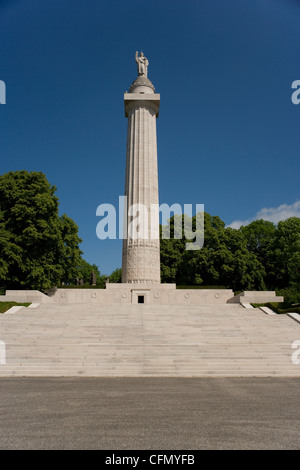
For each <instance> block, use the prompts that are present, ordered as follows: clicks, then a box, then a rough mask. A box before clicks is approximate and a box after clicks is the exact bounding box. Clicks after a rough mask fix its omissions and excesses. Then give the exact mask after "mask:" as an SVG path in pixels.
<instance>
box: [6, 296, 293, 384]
mask: <svg viewBox="0 0 300 470" xmlns="http://www.w3.org/2000/svg"><path fill="white" fill-rule="evenodd" d="M297 339H300V324H298V323H296V322H295V321H293V320H292V319H290V318H289V317H287V316H286V315H272V316H268V315H265V314H264V313H263V312H262V311H261V310H259V309H244V308H243V307H241V306H240V305H234V304H231V305H230V304H226V305H223V306H218V307H216V306H210V305H202V306H199V307H197V306H194V305H193V306H165V305H164V306H158V305H126V306H115V305H105V306H104V305H95V306H93V305H87V306H84V305H57V304H56V305H40V306H39V307H37V308H35V309H26V308H23V309H21V310H19V311H18V312H16V313H14V314H11V315H10V314H4V315H1V316H0V341H4V342H5V347H6V364H0V376H81V375H84V376H183V377H190V376H211V375H212V376H214V375H223V376H247V375H251V376H253V375H255V376H268V375H271V376H272V375H278V376H300V365H294V364H293V363H292V360H291V358H292V353H293V352H294V349H293V348H292V343H293V341H295V340H297ZM299 357H300V355H299Z"/></svg>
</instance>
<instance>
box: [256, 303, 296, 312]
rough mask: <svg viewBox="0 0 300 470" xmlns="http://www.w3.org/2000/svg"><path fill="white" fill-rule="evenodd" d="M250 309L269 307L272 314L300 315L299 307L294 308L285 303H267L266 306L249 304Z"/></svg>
mask: <svg viewBox="0 0 300 470" xmlns="http://www.w3.org/2000/svg"><path fill="white" fill-rule="evenodd" d="M251 305H252V307H255V308H257V307H269V308H270V309H271V310H273V312H276V313H279V314H281V313H300V307H298V306H297V307H295V306H293V305H291V304H288V303H287V302H267V303H266V304H254V303H251Z"/></svg>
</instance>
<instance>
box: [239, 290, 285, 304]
mask: <svg viewBox="0 0 300 470" xmlns="http://www.w3.org/2000/svg"><path fill="white" fill-rule="evenodd" d="M283 300H284V299H283V297H282V296H279V295H276V292H275V291H244V292H241V293H240V294H238V295H235V296H234V297H233V298H232V299H231V300H230V303H245V302H246V303H254V304H264V303H267V302H283Z"/></svg>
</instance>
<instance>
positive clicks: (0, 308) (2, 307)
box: [0, 302, 31, 313]
mask: <svg viewBox="0 0 300 470" xmlns="http://www.w3.org/2000/svg"><path fill="white" fill-rule="evenodd" d="M30 303H31V302H29V303H18V302H0V313H4V312H6V311H7V310H9V309H10V308H11V307H15V306H18V305H19V306H22V307H28V305H30Z"/></svg>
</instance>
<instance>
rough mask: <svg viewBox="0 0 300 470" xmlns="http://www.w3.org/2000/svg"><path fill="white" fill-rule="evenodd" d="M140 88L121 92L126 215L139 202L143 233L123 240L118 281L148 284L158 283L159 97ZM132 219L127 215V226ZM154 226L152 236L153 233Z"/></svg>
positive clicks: (150, 90)
mask: <svg viewBox="0 0 300 470" xmlns="http://www.w3.org/2000/svg"><path fill="white" fill-rule="evenodd" d="M144 88H145V87H138V88H137V89H136V90H135V93H125V95H124V104H125V115H126V116H127V117H128V128H127V151H126V174H125V196H126V197H127V208H126V212H127V214H128V210H129V208H130V207H134V206H135V205H143V207H144V208H145V211H146V214H147V215H146V214H144V219H143V220H144V225H143V226H144V228H145V233H144V234H143V235H142V236H141V238H138V239H133V238H131V237H130V236H129V237H128V238H127V239H126V238H125V239H124V240H123V254H122V282H123V283H132V284H142V285H151V284H159V283H160V248H159V246H160V244H159V231H158V227H159V215H158V213H157V216H156V217H155V216H154V218H153V217H151V216H150V214H151V211H152V207H153V205H156V206H157V207H158V204H159V200H158V170H157V141H156V117H157V115H158V111H159V102H160V96H159V95H157V94H154V93H153V90H152V89H150V88H148V87H146V88H148V93H145V90H144ZM136 91H140V93H136ZM138 216H139V217H141V216H142V214H141V213H139V214H138ZM135 218H136V217H132V216H128V219H127V227H129V226H130V224H131V222H132V220H133V219H135ZM140 226H141V225H140ZM155 229H156V237H155V235H153V232H155ZM146 297H147V298H148V297H149V296H148V295H147V296H146ZM133 298H135V296H133ZM149 302H150V299H149Z"/></svg>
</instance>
